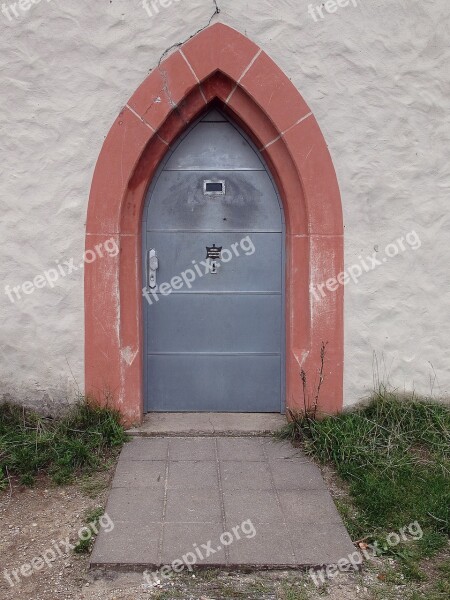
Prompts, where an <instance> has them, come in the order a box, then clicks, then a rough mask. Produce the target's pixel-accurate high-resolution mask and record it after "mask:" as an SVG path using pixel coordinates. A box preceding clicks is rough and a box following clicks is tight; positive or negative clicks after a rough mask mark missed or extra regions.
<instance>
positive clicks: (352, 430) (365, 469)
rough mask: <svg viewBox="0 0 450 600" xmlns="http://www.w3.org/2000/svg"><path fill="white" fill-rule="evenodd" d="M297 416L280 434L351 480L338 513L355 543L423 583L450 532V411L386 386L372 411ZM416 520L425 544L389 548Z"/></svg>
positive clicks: (369, 407) (406, 576)
mask: <svg viewBox="0 0 450 600" xmlns="http://www.w3.org/2000/svg"><path fill="white" fill-rule="evenodd" d="M291 416H292V417H293V418H292V421H291V422H290V423H288V424H287V425H286V426H285V427H284V428H283V429H282V430H281V431H280V432H278V434H277V436H278V437H279V438H282V439H290V440H292V441H293V442H295V443H297V444H298V443H300V445H301V446H302V448H303V449H304V451H305V452H306V453H307V454H309V455H311V456H314V457H315V458H316V459H318V460H319V461H320V462H321V463H323V464H325V463H326V464H331V465H332V467H333V468H334V470H335V471H337V473H338V475H339V476H340V477H341V478H342V479H343V480H344V481H345V482H347V487H348V491H349V494H350V499H351V503H352V506H351V507H349V506H348V505H345V503H343V502H342V501H340V502H339V506H338V508H339V509H340V511H341V513H342V515H343V517H344V519H345V522H346V525H347V526H348V528H349V531H350V534H351V536H352V537H353V539H356V540H358V539H365V540H367V541H368V542H373V541H378V542H379V544H380V547H381V549H382V552H383V553H384V554H387V555H389V556H392V557H393V558H396V559H398V561H399V564H400V572H401V576H402V579H403V581H405V580H406V581H416V582H418V581H423V580H425V579H426V575H425V574H424V573H423V572H422V569H421V567H420V561H421V560H422V559H424V558H429V557H432V556H435V555H436V554H437V553H439V552H440V551H441V550H443V549H444V548H445V547H446V546H447V545H448V536H449V533H450V407H449V406H448V405H446V404H443V403H437V402H432V401H427V400H421V399H417V398H416V397H410V398H404V397H400V396H398V395H396V394H395V393H392V392H388V391H386V390H385V389H381V390H380V391H379V392H378V393H376V394H374V396H373V398H372V399H371V401H370V403H369V404H368V405H367V406H364V407H360V408H357V409H355V410H352V411H348V412H344V413H341V414H339V415H337V416H330V417H326V418H324V419H323V420H316V419H312V418H310V417H308V416H307V417H305V416H303V415H302V414H295V415H291ZM416 521H417V522H418V523H419V526H420V530H421V531H422V532H423V537H422V538H421V539H420V540H416V541H414V542H410V541H407V542H406V543H405V542H402V543H400V544H398V545H393V546H390V545H388V544H386V539H387V537H386V536H387V535H388V534H389V533H390V532H399V530H400V529H401V528H402V527H403V528H404V527H407V526H408V525H409V524H412V523H414V522H416ZM406 533H408V532H406ZM413 537H418V536H417V535H415V536H413Z"/></svg>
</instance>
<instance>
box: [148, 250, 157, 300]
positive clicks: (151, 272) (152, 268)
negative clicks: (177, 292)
mask: <svg viewBox="0 0 450 600" xmlns="http://www.w3.org/2000/svg"><path fill="white" fill-rule="evenodd" d="M147 266H148V287H149V289H151V290H154V289H156V271H157V270H158V268H159V260H158V256H157V255H156V250H155V249H154V248H152V249H151V250H149V252H148V265H147Z"/></svg>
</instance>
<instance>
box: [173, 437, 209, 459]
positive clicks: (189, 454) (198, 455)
mask: <svg viewBox="0 0 450 600" xmlns="http://www.w3.org/2000/svg"><path fill="white" fill-rule="evenodd" d="M169 452H170V455H169V456H170V460H196V461H198V460H216V445H215V441H214V439H213V438H170V440H169Z"/></svg>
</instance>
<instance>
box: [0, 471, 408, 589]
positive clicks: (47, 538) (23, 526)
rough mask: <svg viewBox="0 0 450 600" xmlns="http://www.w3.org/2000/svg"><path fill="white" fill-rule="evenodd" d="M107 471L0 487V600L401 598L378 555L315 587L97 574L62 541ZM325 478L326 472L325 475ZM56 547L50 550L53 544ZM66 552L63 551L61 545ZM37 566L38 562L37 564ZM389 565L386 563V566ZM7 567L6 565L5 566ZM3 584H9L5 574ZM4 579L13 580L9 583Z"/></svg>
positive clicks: (300, 580) (100, 502)
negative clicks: (66, 482) (26, 568)
mask: <svg viewBox="0 0 450 600" xmlns="http://www.w3.org/2000/svg"><path fill="white" fill-rule="evenodd" d="M110 478H111V473H108V472H105V473H101V474H96V475H95V476H93V477H91V478H87V479H86V478H85V479H82V480H81V481H80V482H78V483H77V484H76V485H70V486H65V487H54V486H52V485H51V484H50V483H49V482H48V481H39V482H38V483H37V484H36V486H35V487H34V488H31V489H30V488H24V487H23V486H20V485H18V484H17V483H16V482H11V483H12V487H11V488H10V489H9V490H6V491H5V492H0V599H1V600H25V599H26V600H97V599H102V600H143V599H149V598H154V599H156V600H172V599H178V598H182V599H184V600H219V599H225V598H228V599H229V598H236V599H238V598H247V599H252V600H253V599H255V600H259V599H261V600H262V599H264V600H271V599H273V600H319V599H320V598H323V597H324V596H326V597H328V598H329V599H330V600H357V599H361V600H364V599H366V598H367V599H369V600H375V599H380V600H386V598H390V599H391V598H392V599H393V600H394V599H397V598H398V599H400V598H404V597H405V587H404V586H398V585H396V586H390V587H389V589H387V588H386V587H385V584H384V583H383V582H382V580H381V579H382V578H381V579H380V573H381V572H382V571H383V570H386V567H389V566H390V565H389V563H392V564H393V561H390V559H382V560H379V559H377V560H376V561H375V562H373V563H372V564H370V565H367V566H366V567H365V568H364V569H363V571H362V572H361V573H355V574H341V575H339V576H338V577H336V578H335V579H333V580H331V581H330V583H329V584H328V585H327V586H326V587H325V588H321V589H320V590H318V589H317V588H315V586H314V584H313V583H312V581H311V579H310V577H309V576H308V574H307V573H304V572H301V571H271V572H261V571H257V572H249V573H236V572H233V573H231V572H230V573H228V572H225V571H215V570H198V571H196V572H194V573H186V574H181V575H177V576H175V577H174V578H172V579H171V580H169V581H165V582H163V583H161V584H160V585H156V586H151V585H149V584H148V583H146V582H145V580H144V578H143V574H142V573H112V572H108V573H103V572H102V573H100V572H94V571H90V570H89V568H88V556H89V555H88V554H81V555H80V554H75V553H74V552H73V550H70V549H67V546H65V545H64V542H63V541H64V540H66V539H67V538H69V540H70V542H72V543H73V542H74V541H75V540H76V539H77V537H78V531H79V530H80V528H81V527H83V526H84V525H85V524H86V514H87V513H88V512H89V511H92V510H93V509H95V508H98V507H102V506H104V505H105V502H106V497H107V491H108V487H109V482H110ZM327 479H328V477H327ZM55 544H56V546H58V547H59V548H60V551H59V552H58V553H57V552H56V551H55V548H56V546H55ZM52 549H53V554H55V555H56V556H57V557H56V560H54V561H53V562H50V560H49V561H48V562H49V565H47V564H45V563H44V564H43V565H42V563H43V561H41V563H39V562H38V563H35V564H36V569H34V570H32V569H31V570H30V572H29V576H28V577H23V576H22V575H20V573H18V577H19V578H20V580H19V581H17V580H16V579H15V577H14V573H13V571H14V569H20V567H21V565H22V564H24V563H29V564H31V561H32V559H33V557H42V556H43V555H45V553H46V552H47V557H49V556H51V553H52ZM66 550H67V551H66ZM38 566H40V567H41V568H40V569H39V570H38ZM391 566H392V565H391ZM5 570H6V571H5ZM7 576H9V578H10V582H8V578H7ZM11 582H12V583H13V585H11Z"/></svg>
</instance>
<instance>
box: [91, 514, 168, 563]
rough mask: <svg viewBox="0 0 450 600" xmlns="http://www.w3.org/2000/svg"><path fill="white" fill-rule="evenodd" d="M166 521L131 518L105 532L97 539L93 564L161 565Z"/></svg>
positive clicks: (92, 559) (93, 553)
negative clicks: (162, 541) (131, 519)
mask: <svg viewBox="0 0 450 600" xmlns="http://www.w3.org/2000/svg"><path fill="white" fill-rule="evenodd" d="M161 536H162V523H145V522H143V521H132V522H130V521H128V522H123V523H119V522H116V523H115V524H114V529H113V530H112V531H110V532H108V533H106V532H104V531H102V534H101V535H99V536H98V537H97V539H96V541H95V546H94V550H93V552H92V555H91V564H96V565H101V566H105V567H106V566H111V567H114V566H122V565H145V564H155V565H156V564H158V556H159V546H160V541H161Z"/></svg>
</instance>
